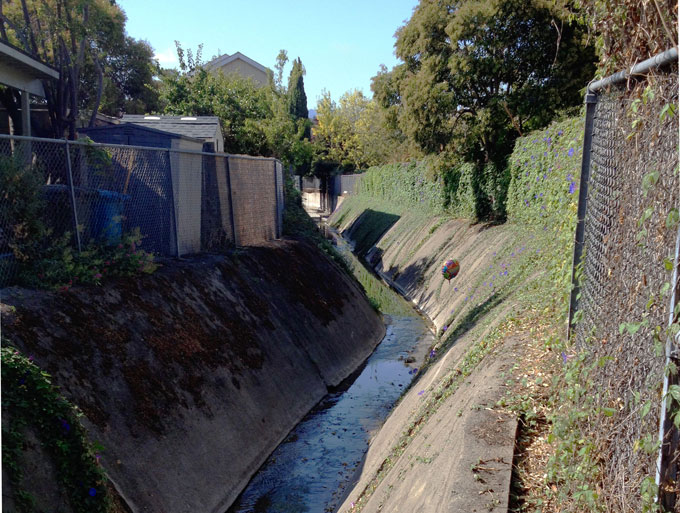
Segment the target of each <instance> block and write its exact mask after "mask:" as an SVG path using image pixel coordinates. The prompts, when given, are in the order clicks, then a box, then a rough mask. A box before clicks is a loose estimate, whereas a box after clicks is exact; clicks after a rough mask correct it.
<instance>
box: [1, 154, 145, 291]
mask: <svg viewBox="0 0 680 513" xmlns="http://www.w3.org/2000/svg"><path fill="white" fill-rule="evenodd" d="M43 184H44V175H43V173H42V172H41V171H40V170H39V169H38V168H37V167H36V166H34V165H27V164H25V163H24V162H22V161H21V160H20V159H18V158H12V157H0V191H2V193H0V194H2V198H1V199H2V201H0V226H3V227H5V228H6V229H7V232H6V233H4V234H3V235H4V237H3V240H2V252H3V253H5V252H11V255H12V256H13V257H14V258H13V259H12V258H7V257H5V258H3V259H2V260H1V261H0V266H2V267H1V268H0V276H2V277H3V278H5V277H7V276H14V277H15V278H14V279H15V281H16V282H17V283H18V284H21V285H25V286H28V287H34V288H51V289H57V288H59V289H61V290H68V289H69V288H71V287H72V286H74V285H77V284H96V285H99V284H101V283H102V281H103V280H105V279H106V278H108V277H113V276H134V275H136V274H139V273H152V272H153V271H154V270H155V269H156V267H157V266H156V264H155V263H154V257H153V255H152V254H151V253H149V252H147V251H144V250H143V249H142V248H141V247H140V246H141V245H142V244H143V240H142V236H141V235H140V232H139V229H135V230H132V231H130V232H127V233H123V234H121V237H120V239H119V240H118V241H102V240H96V239H93V240H92V241H91V242H90V243H89V244H88V245H87V246H85V247H84V248H83V249H82V251H81V252H80V253H79V252H78V251H77V250H76V249H75V247H74V243H73V234H72V233H71V232H70V231H64V232H61V233H60V232H59V231H58V228H56V227H55V226H51V224H53V223H51V222H50V220H51V218H52V217H53V216H51V215H50V214H51V213H50V211H49V210H48V205H47V203H46V201H45V199H44V194H45V193H44V190H43ZM79 229H82V227H79ZM111 242H113V243H111Z"/></svg>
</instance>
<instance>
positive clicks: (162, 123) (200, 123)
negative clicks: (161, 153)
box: [121, 114, 221, 141]
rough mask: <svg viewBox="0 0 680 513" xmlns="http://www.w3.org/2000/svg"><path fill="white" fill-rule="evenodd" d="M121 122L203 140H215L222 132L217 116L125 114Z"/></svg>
mask: <svg viewBox="0 0 680 513" xmlns="http://www.w3.org/2000/svg"><path fill="white" fill-rule="evenodd" d="M121 122H123V123H134V124H135V125H140V126H145V127H148V128H154V129H156V130H161V131H163V132H171V133H173V134H179V135H184V136H187V137H192V138H194V139H201V140H203V141H213V140H215V138H216V137H218V135H219V134H221V130H220V120H219V118H218V117H217V116H144V115H141V114H125V115H124V116H123V118H122V119H121Z"/></svg>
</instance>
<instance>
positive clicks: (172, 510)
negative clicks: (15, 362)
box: [2, 241, 385, 513]
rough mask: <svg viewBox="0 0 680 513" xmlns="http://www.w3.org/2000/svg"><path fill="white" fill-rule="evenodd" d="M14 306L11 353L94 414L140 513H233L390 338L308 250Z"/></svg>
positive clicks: (276, 251) (8, 308) (94, 434)
mask: <svg viewBox="0 0 680 513" xmlns="http://www.w3.org/2000/svg"><path fill="white" fill-rule="evenodd" d="M2 292H3V294H2V295H3V304H2V313H3V337H4V338H6V339H7V340H8V341H9V343H10V344H12V345H14V346H16V347H18V348H20V349H21V350H22V351H23V352H25V354H27V355H28V354H30V355H33V357H34V361H35V363H36V364H37V365H39V366H40V367H42V368H43V369H45V370H46V371H48V372H50V373H51V374H52V376H53V383H55V384H56V385H58V386H59V387H61V391H62V392H63V394H64V395H65V396H66V397H67V398H68V399H70V400H71V401H72V402H73V403H75V404H76V405H78V407H79V408H80V409H81V410H82V411H83V413H84V415H85V417H84V418H83V423H84V424H85V426H86V428H87V429H88V432H89V435H90V437H91V439H92V440H93V441H97V442H99V443H101V444H102V445H103V446H104V448H105V449H104V450H103V451H102V458H101V462H102V464H103V466H104V467H105V469H106V471H107V473H108V474H109V476H110V478H111V480H112V482H113V483H114V485H115V487H116V489H117V490H118V492H119V494H120V496H121V497H122V498H123V499H124V500H125V502H126V503H127V505H128V506H129V507H130V508H131V510H132V511H133V512H154V513H157V512H165V513H188V512H212V513H223V512H224V511H225V510H226V508H227V507H229V505H230V504H231V503H232V502H233V501H234V500H235V499H236V497H237V496H238V494H239V493H240V491H241V489H242V488H243V487H244V486H245V485H246V484H247V482H248V480H249V478H250V477H251V475H252V474H253V473H254V472H255V471H256V470H257V469H258V468H259V466H260V465H261V464H262V463H263V462H264V460H265V459H266V457H267V456H268V455H269V454H270V452H271V451H272V450H273V449H274V448H275V447H276V446H277V445H278V444H279V443H280V442H281V441H282V440H283V439H284V437H285V436H286V435H287V433H288V432H289V431H290V430H291V429H292V428H293V427H294V426H295V425H296V424H297V422H298V421H299V420H301V418H302V417H303V416H304V415H305V414H306V413H307V412H308V411H309V410H310V409H311V408H312V407H313V406H314V405H315V404H316V403H317V402H318V401H319V400H320V399H321V398H322V397H323V396H324V395H325V394H326V393H327V389H328V387H330V386H335V385H338V384H339V383H340V382H341V381H342V380H343V379H344V378H345V377H347V376H348V375H349V374H350V373H352V372H353V371H354V370H355V369H356V368H357V367H358V366H359V365H360V364H361V363H362V362H363V361H364V360H365V359H366V358H367V357H368V356H369V354H370V353H371V352H372V351H373V349H374V348H375V346H376V345H377V344H378V343H379V342H380V340H381V339H382V337H383V335H384V332H385V328H384V325H383V322H382V320H381V318H380V317H379V316H378V314H377V313H376V312H375V311H374V310H373V309H372V308H371V306H370V305H369V303H368V302H367V300H366V299H365V297H364V296H363V294H362V293H361V291H360V290H359V288H358V287H357V285H356V284H355V282H354V281H352V280H351V279H349V278H348V277H347V276H346V275H345V274H344V273H343V272H342V271H340V270H339V269H338V268H337V267H335V266H334V265H333V264H332V263H330V262H329V261H328V260H327V259H326V258H325V257H324V256H323V255H322V254H321V253H320V252H319V251H318V250H317V249H316V248H314V247H312V246H309V245H306V244H304V243H300V242H290V241H280V242H272V243H268V244H267V245H265V246H260V247H254V248H250V249H248V250H245V251H243V252H239V253H238V254H234V255H232V256H229V257H224V256H219V257H218V256H204V257H200V258H195V259H190V260H187V261H183V262H176V261H173V262H168V263H167V265H166V266H165V267H163V268H161V269H160V270H159V271H157V272H156V273H155V274H153V275H150V276H144V277H141V278H132V279H130V278H128V279H120V280H119V281H117V282H109V283H107V284H106V285H105V286H104V287H101V288H99V287H80V288H79V287H74V288H73V289H71V290H70V291H68V292H44V291H43V292H36V291H27V290H21V289H16V288H12V289H5V290H3V291H2ZM38 492H39V491H38ZM3 493H4V491H3Z"/></svg>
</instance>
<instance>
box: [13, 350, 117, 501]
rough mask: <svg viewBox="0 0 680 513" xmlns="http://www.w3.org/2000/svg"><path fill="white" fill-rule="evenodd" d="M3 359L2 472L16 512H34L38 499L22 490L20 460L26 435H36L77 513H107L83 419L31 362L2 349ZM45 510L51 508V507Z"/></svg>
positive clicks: (101, 476)
mask: <svg viewBox="0 0 680 513" xmlns="http://www.w3.org/2000/svg"><path fill="white" fill-rule="evenodd" d="M0 351H1V354H2V367H1V368H2V389H3V390H2V415H3V427H2V467H3V472H6V473H7V476H8V478H9V481H10V483H11V484H12V492H13V496H12V499H13V501H14V504H15V507H16V510H17V511H18V512H20V513H31V512H33V511H36V509H35V508H36V499H35V498H34V497H33V496H32V495H31V493H30V492H29V491H28V490H26V489H25V487H24V477H25V476H24V473H23V471H22V457H23V456H22V455H23V453H24V445H25V443H26V439H25V436H26V433H27V431H28V430H30V431H32V432H34V433H35V435H36V436H37V438H38V440H39V441H40V444H41V447H42V448H43V449H44V450H45V451H46V453H47V454H48V455H49V457H50V459H51V464H52V465H53V467H54V471H55V475H56V479H57V481H58V483H59V485H60V486H61V489H62V490H63V493H64V495H65V496H66V497H67V498H68V502H69V505H70V506H71V508H72V510H73V511H74V512H76V513H106V512H109V511H110V510H111V505H112V500H111V498H110V496H109V493H108V489H107V479H106V476H105V474H104V471H103V469H102V467H100V466H99V457H100V456H99V454H97V452H96V451H97V450H98V449H97V448H96V447H95V446H93V445H91V444H90V443H89V442H88V441H87V438H86V434H85V429H84V428H83V426H82V425H81V424H80V420H79V417H80V416H81V414H80V413H79V412H78V411H77V410H76V409H75V408H74V407H73V405H71V404H70V403H69V402H68V401H67V400H66V399H64V398H63V397H62V396H61V395H60V394H59V391H58V390H57V389H56V388H55V387H54V386H53V385H52V383H51V379H50V376H49V374H47V373H46V372H44V371H41V370H40V368H39V367H38V366H36V365H35V363H33V362H32V357H30V356H29V357H28V358H27V357H26V356H24V355H22V354H21V353H20V352H19V351H18V350H16V349H14V348H13V347H11V346H9V345H6V343H5V341H3V347H2V349H1V350H0ZM43 506H54V504H50V505H45V504H43Z"/></svg>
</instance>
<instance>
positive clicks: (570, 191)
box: [507, 117, 583, 226]
mask: <svg viewBox="0 0 680 513" xmlns="http://www.w3.org/2000/svg"><path fill="white" fill-rule="evenodd" d="M582 147H583V121H582V119H581V118H580V117H579V118H570V119H567V120H564V121H560V122H555V123H553V124H551V125H550V126H549V127H548V128H546V129H544V130H538V131H536V132H532V133H530V134H528V135H526V136H525V137H522V138H520V139H518V140H517V142H516V143H515V149H514V151H513V152H512V155H511V156H510V160H509V164H508V167H509V171H510V176H511V179H510V188H509V189H508V201H507V213H508V219H509V220H511V221H514V222H518V223H528V224H531V225H534V226H565V223H568V224H571V225H573V224H575V215H576V206H577V204H578V186H579V176H580V173H581V158H582V154H583V149H582Z"/></svg>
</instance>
